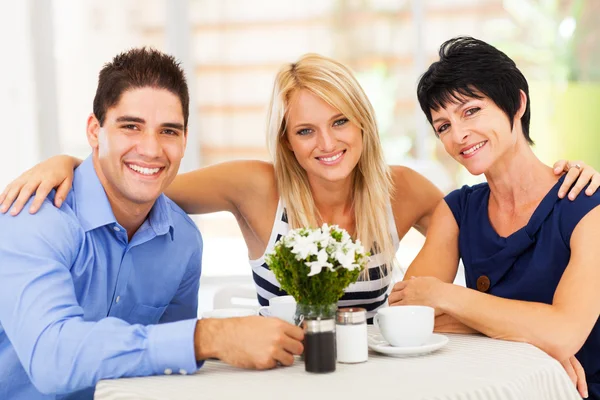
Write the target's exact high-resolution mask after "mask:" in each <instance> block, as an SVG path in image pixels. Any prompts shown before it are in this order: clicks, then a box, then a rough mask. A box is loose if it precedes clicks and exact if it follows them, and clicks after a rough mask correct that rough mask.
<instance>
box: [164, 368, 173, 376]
mask: <svg viewBox="0 0 600 400" xmlns="http://www.w3.org/2000/svg"><path fill="white" fill-rule="evenodd" d="M172 373H173V370H172V369H171V368H167V369H165V375H171V374H172Z"/></svg>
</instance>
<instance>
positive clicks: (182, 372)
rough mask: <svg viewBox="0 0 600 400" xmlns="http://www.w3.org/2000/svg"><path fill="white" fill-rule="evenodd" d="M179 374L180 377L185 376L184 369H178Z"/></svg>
mask: <svg viewBox="0 0 600 400" xmlns="http://www.w3.org/2000/svg"><path fill="white" fill-rule="evenodd" d="M179 373H180V374H181V375H187V371H186V370H185V369H180V370H179Z"/></svg>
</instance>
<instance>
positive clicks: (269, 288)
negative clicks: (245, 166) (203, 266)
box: [250, 199, 400, 322]
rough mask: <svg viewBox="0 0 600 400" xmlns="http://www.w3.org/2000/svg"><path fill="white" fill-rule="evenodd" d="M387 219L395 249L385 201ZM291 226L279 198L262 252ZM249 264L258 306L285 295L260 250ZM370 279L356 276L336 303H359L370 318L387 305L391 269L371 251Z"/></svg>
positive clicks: (393, 227) (393, 226)
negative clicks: (267, 239) (273, 220)
mask: <svg viewBox="0 0 600 400" xmlns="http://www.w3.org/2000/svg"><path fill="white" fill-rule="evenodd" d="M388 219H389V225H390V228H391V232H390V234H391V235H392V240H393V244H394V249H395V251H398V246H399V244H400V240H399V238H398V232H397V231H396V223H395V221H394V215H393V213H392V207H391V204H388ZM289 230H290V227H289V225H288V221H287V214H286V211H285V206H284V205H283V201H282V200H281V199H280V200H279V204H278V205H277V215H276V218H275V223H274V224H273V229H272V230H271V237H270V238H269V243H268V245H267V248H266V249H265V254H266V253H269V252H271V251H273V248H274V247H275V243H277V242H278V241H279V239H281V237H282V236H284V235H285V234H287V233H288V231H289ZM371 252H372V253H373V251H371ZM250 266H251V267H252V278H253V279H254V283H255V285H256V292H257V297H258V302H259V303H260V305H261V306H268V305H269V299H271V298H272V297H277V296H285V295H286V294H287V293H286V292H285V291H284V290H282V289H281V287H280V286H279V282H277V279H276V278H275V274H274V273H273V272H272V271H271V270H270V269H269V266H268V265H267V264H266V262H265V255H264V254H263V255H262V257H260V258H259V259H257V260H250ZM367 268H368V271H369V272H368V273H369V279H368V280H362V279H361V278H359V280H358V281H357V282H355V283H353V284H351V285H350V286H348V287H347V288H346V290H345V293H344V296H342V298H341V299H340V300H339V302H338V307H362V308H365V309H366V310H367V318H368V319H369V322H370V321H371V319H372V318H373V316H374V315H375V313H376V312H377V310H378V309H379V308H381V307H387V299H388V295H389V293H390V291H391V290H392V285H390V284H391V283H392V271H391V266H390V265H389V263H386V260H384V259H383V255H382V254H381V253H377V254H373V255H372V256H371V259H370V261H369V263H368V264H367Z"/></svg>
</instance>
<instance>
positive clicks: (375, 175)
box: [267, 54, 395, 279]
mask: <svg viewBox="0 0 600 400" xmlns="http://www.w3.org/2000/svg"><path fill="white" fill-rule="evenodd" d="M300 89H305V90H308V91H310V92H311V93H313V94H314V95H316V96H318V97H320V98H321V99H322V100H323V101H325V102H327V103H328V104H329V105H331V106H332V107H334V108H336V109H338V110H339V111H340V112H341V113H342V114H344V116H345V117H346V118H348V120H349V121H350V122H351V123H353V124H355V125H356V126H358V127H360V128H361V130H362V137H363V151H362V154H361V156H360V159H359V161H358V165H357V168H356V169H355V174H354V181H353V206H354V218H355V236H356V238H359V239H360V240H361V242H362V243H363V244H364V245H365V248H367V249H372V251H373V252H381V253H382V254H383V256H384V260H386V264H387V265H390V266H391V264H392V261H393V260H394V254H395V249H394V245H393V242H392V237H391V235H390V223H389V218H388V211H387V210H388V209H387V207H388V203H389V201H390V198H391V196H392V194H393V193H392V192H393V183H392V178H391V173H390V168H389V166H388V165H387V164H386V162H385V160H384V157H383V151H382V146H381V142H380V140H379V131H378V129H377V123H376V121H375V112H374V110H373V106H372V105H371V103H370V101H369V99H368V98H367V96H366V94H365V92H364V91H363V89H362V87H361V86H360V84H359V83H358V81H357V80H356V78H355V77H354V75H353V74H352V72H351V71H350V69H348V68H347V67H346V66H344V65H343V64H341V63H339V62H337V61H335V60H332V59H330V58H327V57H324V56H321V55H318V54H306V55H304V56H302V57H301V58H300V59H299V60H298V61H297V62H295V63H293V64H286V65H285V66H283V67H282V68H281V69H280V71H279V72H278V73H277V76H276V78H275V84H274V86H273V93H272V95H271V103H270V107H269V114H268V122H267V125H268V141H269V143H268V145H269V149H270V151H271V154H272V156H273V159H274V168H275V175H276V178H277V188H278V190H279V195H280V196H281V197H282V198H283V200H284V202H285V204H286V206H287V217H288V223H289V225H290V227H291V228H292V229H294V228H299V227H304V226H306V227H308V226H312V227H316V226H318V225H319V219H321V216H320V214H319V211H318V210H317V207H316V205H315V202H314V198H313V195H312V191H311V188H310V184H309V182H308V177H307V175H306V171H305V170H304V169H303V168H302V167H301V166H300V164H299V163H298V161H297V160H296V157H295V156H294V153H293V152H292V151H291V150H290V149H289V148H288V146H286V143H287V142H286V141H287V138H286V114H287V111H288V107H289V99H290V96H291V95H292V93H293V92H294V91H296V90H300ZM365 277H367V279H368V271H364V275H363V279H365Z"/></svg>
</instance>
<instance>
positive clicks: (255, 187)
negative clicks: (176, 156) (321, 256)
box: [165, 160, 277, 214]
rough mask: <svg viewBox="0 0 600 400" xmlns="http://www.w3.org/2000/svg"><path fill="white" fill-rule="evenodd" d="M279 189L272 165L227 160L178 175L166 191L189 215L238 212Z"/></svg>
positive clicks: (250, 161) (253, 161)
mask: <svg viewBox="0 0 600 400" xmlns="http://www.w3.org/2000/svg"><path fill="white" fill-rule="evenodd" d="M273 191H277V185H276V181H275V174H274V170H273V165H272V164H271V163H268V162H263V161H256V160H239V161H228V162H224V163H220V164H215V165H210V166H207V167H204V168H200V169H197V170H195V171H191V172H187V173H184V174H180V175H177V177H176V178H175V180H174V181H173V183H172V184H171V185H170V186H169V187H168V188H167V190H166V191H165V194H166V195H167V196H168V197H169V198H171V199H172V200H173V201H174V202H175V203H177V205H179V206H180V207H181V208H182V209H183V210H184V211H185V212H187V213H189V214H205V213H211V212H217V211H230V212H236V211H237V210H239V209H240V208H243V207H244V205H245V204H255V205H256V204H260V203H259V201H260V200H261V199H262V198H263V196H264V197H266V196H268V195H269V194H272V193H273Z"/></svg>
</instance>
